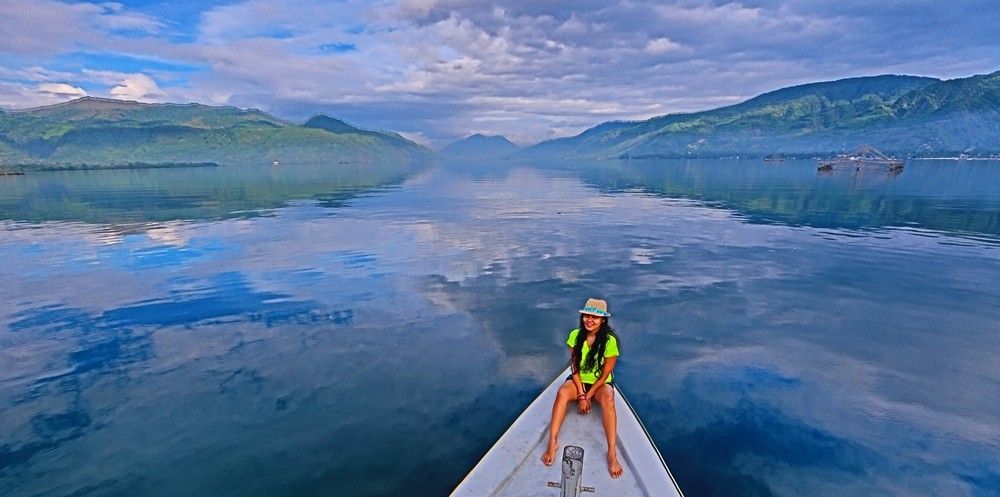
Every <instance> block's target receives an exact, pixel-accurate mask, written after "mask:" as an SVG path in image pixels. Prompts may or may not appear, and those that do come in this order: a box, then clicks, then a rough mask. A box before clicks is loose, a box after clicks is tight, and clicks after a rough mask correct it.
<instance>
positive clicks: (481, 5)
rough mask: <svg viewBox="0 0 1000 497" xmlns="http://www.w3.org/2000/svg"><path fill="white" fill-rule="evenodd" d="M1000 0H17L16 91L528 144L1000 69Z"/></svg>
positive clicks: (11, 55)
mask: <svg viewBox="0 0 1000 497" xmlns="http://www.w3.org/2000/svg"><path fill="white" fill-rule="evenodd" d="M998 11H1000V8H998V4H997V0H969V1H955V2H941V1H921V0H912V1H904V0H883V1H880V2H871V1H856V0H842V1H838V2H832V1H827V0H787V1H769V0H760V1H754V0H748V1H743V2H728V1H724V0H719V1H711V0H691V1H676V2H665V1H664V2H652V1H640V0H608V1H597V0H571V1H549V2H540V1H537V0H535V1H497V2H459V1H447V0H441V1H439V0H399V1H384V0H368V1H355V0H346V1H330V0H284V1H280V2H278V1H265V0H249V1H216V0H210V1H200V2H176V1H166V0H137V1H129V2H61V1H55V0H0V12H3V15H0V108H4V109H17V108H27V107H34V106H40V105H48V104H53V103H58V102H63V101H67V100H71V99H73V98H78V97H82V96H86V95H90V96H97V97H108V98H119V99H127V100H138V101H144V102H177V103H186V102H199V103H203V104H207V105H233V106H237V107H241V108H258V109H261V110H264V111H266V112H269V113H271V114H274V115H276V116H278V117H281V118H285V119H288V120H291V121H294V122H301V121H304V120H305V119H307V118H308V117H309V116H311V115H313V114H316V113H324V114H328V115H332V116H334V117H338V118H341V119H344V120H346V121H347V122H349V123H351V124H354V125H356V126H359V127H363V128H367V129H384V130H392V131H396V132H399V133H401V134H403V135H404V136H406V137H407V138H410V139H413V140H415V141H418V142H420V143H422V144H424V145H427V146H430V147H432V148H439V147H441V146H444V145H446V144H448V143H450V142H452V141H455V140H457V139H460V138H463V137H465V136H468V135H471V134H474V133H483V134H501V135H504V136H506V137H507V138H509V139H510V140H512V141H514V142H515V143H517V144H521V145H527V144H531V143H535V142H538V141H541V140H546V139H551V138H557V137H562V136H571V135H575V134H578V133H580V132H582V131H583V130H585V129H587V128H589V127H592V126H594V125H597V124H599V123H601V122H605V121H611V120H640V119H648V118H650V117H654V116H658V115H663V114H669V113H675V112H687V111H697V110H706V109H710V108H716V107H721V106H725V105H729V104H733V103H737V102H740V101H743V100H746V99H747V98H751V97H753V96H756V95H758V94H760V93H764V92H767V91H771V90H775V89H778V88H783V87H786V86H791V85H795V84H802V83H810V82H816V81H827V80H834V79H840V78H846V77H856V76H872V75H878V74H911V75H920V76H933V77H938V78H943V79H950V78H958V77H967V76H971V75H974V74H983V73H989V72H993V71H996V70H998V69H1000V42H998V38H997V36H996V35H995V34H994V33H993V32H991V28H992V27H994V25H995V24H996V21H997V18H998Z"/></svg>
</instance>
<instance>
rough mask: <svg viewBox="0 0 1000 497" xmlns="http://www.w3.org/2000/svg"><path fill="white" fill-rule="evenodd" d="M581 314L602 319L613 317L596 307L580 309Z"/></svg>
mask: <svg viewBox="0 0 1000 497" xmlns="http://www.w3.org/2000/svg"><path fill="white" fill-rule="evenodd" d="M580 314H590V315H591V316H597V317H602V318H609V317H611V313H610V312H608V311H602V310H600V309H598V308H596V307H584V308H583V309H580Z"/></svg>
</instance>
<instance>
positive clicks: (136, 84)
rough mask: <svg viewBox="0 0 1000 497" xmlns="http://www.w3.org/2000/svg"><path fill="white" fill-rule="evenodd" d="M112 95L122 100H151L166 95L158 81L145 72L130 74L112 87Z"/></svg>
mask: <svg viewBox="0 0 1000 497" xmlns="http://www.w3.org/2000/svg"><path fill="white" fill-rule="evenodd" d="M111 96H112V97H115V98H119V99H122V100H136V101H143V100H145V101H150V100H160V99H162V98H163V97H164V96H165V93H164V92H163V90H161V89H160V87H159V85H157V84H156V81H154V80H153V78H150V77H149V76H146V75H145V74H130V75H128V76H126V77H125V79H123V80H122V81H121V83H119V84H118V86H115V87H114V88H112V89H111Z"/></svg>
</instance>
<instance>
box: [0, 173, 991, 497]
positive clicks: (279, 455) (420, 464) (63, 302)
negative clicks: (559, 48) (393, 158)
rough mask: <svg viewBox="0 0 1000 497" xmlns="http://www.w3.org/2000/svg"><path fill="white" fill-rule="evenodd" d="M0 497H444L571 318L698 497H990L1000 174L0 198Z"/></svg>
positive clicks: (317, 179)
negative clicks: (590, 301) (590, 321)
mask: <svg viewBox="0 0 1000 497" xmlns="http://www.w3.org/2000/svg"><path fill="white" fill-rule="evenodd" d="M0 260H3V261H4V263H3V264H2V265H0V278H2V281H3V284H2V286H0V494H2V495H4V496H5V497H20V496H42V495H44V496H134V495H143V496H177V495H192V496H327V495H328V496H362V495H386V496H391V495H403V494H407V495H447V493H448V492H449V491H450V490H451V489H452V488H453V487H454V486H455V485H456V484H457V483H458V482H459V481H460V480H461V478H462V477H463V476H464V475H465V473H466V472H467V471H468V470H469V469H471V467H472V466H473V465H474V464H475V463H476V461H477V460H478V458H479V457H481V456H482V454H483V453H485V451H486V450H487V449H489V447H490V446H491V445H492V443H493V442H494V441H495V440H496V439H497V438H498V437H499V435H500V434H501V433H502V432H503V431H504V430H505V429H506V428H507V426H509V424H510V423H511V422H512V421H513V420H514V418H516V417H517V415H518V414H519V413H520V412H521V410H522V409H523V408H524V407H525V406H526V405H527V404H528V403H529V402H530V401H531V400H532V399H533V398H534V397H535V395H537V393H538V392H539V391H540V389H541V388H542V387H543V386H544V385H545V384H547V383H548V382H549V381H550V380H551V379H552V378H553V377H554V375H555V374H556V373H557V372H558V371H559V370H560V369H561V368H562V367H563V366H564V362H565V351H564V348H565V347H564V345H563V343H564V340H565V336H566V334H567V333H568V331H569V329H571V328H572V327H573V326H574V325H575V320H576V318H577V313H576V309H578V308H579V306H580V305H581V304H582V302H583V301H584V300H585V299H586V298H587V297H589V296H603V297H606V298H607V299H608V300H609V301H610V304H611V307H612V309H611V310H612V313H613V314H614V317H613V318H612V324H613V325H614V326H616V328H617V329H618V330H619V333H620V335H621V346H622V353H623V355H622V360H621V361H620V363H619V364H620V368H619V370H618V372H617V373H616V376H617V377H618V379H619V380H620V382H621V384H622V385H623V389H624V391H626V392H627V394H628V395H629V397H630V399H631V400H632V401H633V404H635V407H636V409H637V411H638V413H639V415H640V416H641V417H642V419H643V420H644V421H645V422H646V425H647V427H648V428H649V431H650V432H651V434H652V436H653V438H654V439H655V440H656V442H657V444H658V446H659V447H660V449H661V451H662V452H663V455H664V457H665V459H666V460H667V463H668V464H669V465H670V467H671V469H672V470H673V471H674V473H675V475H676V477H677V479H678V480H679V483H680V485H681V487H682V489H683V490H684V491H685V493H686V494H687V495H688V496H689V497H698V496H769V495H774V496H788V497H798V496H813V495H815V496H819V495H883V496H904V495H905V496H911V495H938V496H975V497H980V496H988V495H989V496H994V495H996V491H997V488H1000V394H998V392H1000V329H998V325H997V323H998V322H1000V297H998V296H1000V163H998V162H969V163H958V162H947V161H943V162H932V161H926V162H914V163H911V164H908V165H907V167H906V170H905V171H904V172H903V173H902V174H900V175H898V176H887V175H885V174H884V173H874V172H866V173H864V174H854V173H837V174H833V175H818V174H817V173H816V171H815V165H814V164H813V163H811V162H795V161H787V162H784V163H781V164H770V163H769V164H763V163H759V162H748V161H743V162H740V161H628V162H626V161H614V162H595V163H574V164H506V163H505V164H452V165H438V166H433V167H428V168H422V169H421V168H405V169H393V168H384V167H372V168H370V169H365V168H359V167H355V168H354V169H351V170H345V169H344V168H338V167H336V166H330V167H327V168H324V167H319V166H309V167H301V168H294V167H291V166H289V167H285V166H282V168H281V169H280V170H278V169H274V168H269V169H254V168H245V169H244V168H228V169H218V170H215V169H213V170H203V169H197V170H195V169H191V170H182V169H178V170H170V171H163V170H155V171H93V172H74V173H46V174H37V175H28V176H24V177H16V178H0Z"/></svg>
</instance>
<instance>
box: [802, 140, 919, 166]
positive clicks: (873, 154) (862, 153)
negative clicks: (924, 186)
mask: <svg viewBox="0 0 1000 497" xmlns="http://www.w3.org/2000/svg"><path fill="white" fill-rule="evenodd" d="M839 168H843V169H846V168H851V169H855V170H861V169H862V168H866V169H868V168H884V169H886V170H888V171H890V172H898V171H901V170H902V169H903V161H902V160H901V159H897V158H895V157H890V156H888V155H886V154H884V153H882V152H880V151H879V150H878V149H877V148H875V147H873V146H871V145H861V146H860V147H858V148H857V150H855V151H853V152H851V153H849V154H840V155H838V156H836V157H834V158H832V159H821V160H820V161H819V167H818V168H817V169H819V170H820V171H831V170H833V169H839Z"/></svg>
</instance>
